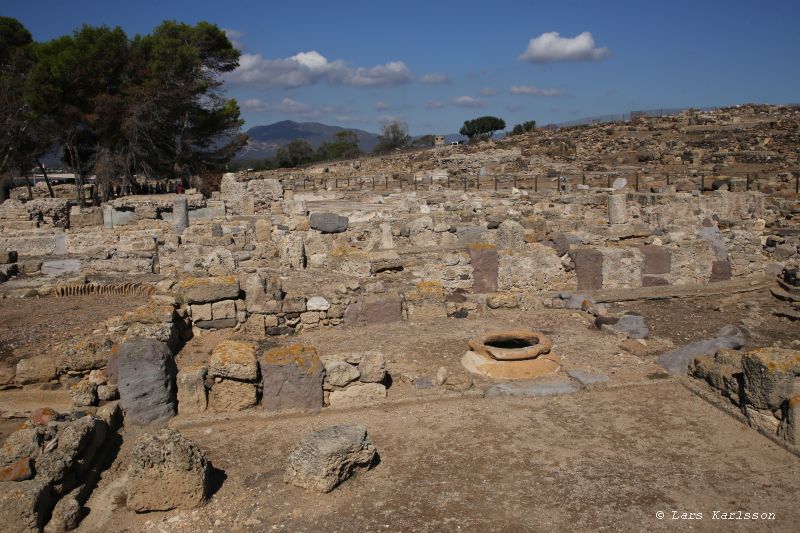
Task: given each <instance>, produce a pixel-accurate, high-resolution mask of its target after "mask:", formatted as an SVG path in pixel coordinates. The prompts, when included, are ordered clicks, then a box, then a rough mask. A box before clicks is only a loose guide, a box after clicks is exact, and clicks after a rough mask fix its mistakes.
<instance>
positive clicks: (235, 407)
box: [208, 379, 258, 413]
mask: <svg viewBox="0 0 800 533" xmlns="http://www.w3.org/2000/svg"><path fill="white" fill-rule="evenodd" d="M257 400H258V398H257V396H256V386H255V384H253V383H246V382H243V381H236V380H233V379H223V380H222V381H219V382H217V383H214V386H213V387H212V388H211V392H210V393H209V398H208V404H209V409H211V410H212V411H215V412H217V413H222V412H227V411H242V410H244V409H248V408H250V407H252V406H254V405H255V404H256V403H257Z"/></svg>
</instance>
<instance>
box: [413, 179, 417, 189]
mask: <svg viewBox="0 0 800 533" xmlns="http://www.w3.org/2000/svg"><path fill="white" fill-rule="evenodd" d="M412 178H413V179H414V190H415V191H416V190H417V176H416V175H414V176H412Z"/></svg>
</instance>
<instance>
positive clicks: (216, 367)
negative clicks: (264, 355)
mask: <svg viewBox="0 0 800 533" xmlns="http://www.w3.org/2000/svg"><path fill="white" fill-rule="evenodd" d="M208 374H209V375H210V376H211V377H221V378H230V379H237V380H241V381H255V380H256V379H258V361H257V358H256V348H255V346H254V345H253V344H251V343H248V342H240V341H232V340H227V341H222V342H221V343H219V344H217V346H216V347H215V348H214V350H213V351H212V352H211V361H210V363H209V367H208Z"/></svg>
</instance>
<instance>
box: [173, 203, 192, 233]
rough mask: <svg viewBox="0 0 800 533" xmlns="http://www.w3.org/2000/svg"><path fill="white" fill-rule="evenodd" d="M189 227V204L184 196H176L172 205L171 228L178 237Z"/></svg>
mask: <svg viewBox="0 0 800 533" xmlns="http://www.w3.org/2000/svg"><path fill="white" fill-rule="evenodd" d="M188 226H189V202H188V201H187V200H186V197H185V196H178V197H177V198H175V201H174V202H173V203H172V227H173V229H174V230H175V233H177V234H178V235H180V234H181V233H183V230H185V229H186V228H187V227H188Z"/></svg>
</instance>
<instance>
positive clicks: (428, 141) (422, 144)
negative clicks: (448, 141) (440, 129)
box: [411, 135, 436, 148]
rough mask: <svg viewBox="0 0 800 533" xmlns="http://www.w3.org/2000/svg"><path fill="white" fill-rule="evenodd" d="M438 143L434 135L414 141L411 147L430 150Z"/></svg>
mask: <svg viewBox="0 0 800 533" xmlns="http://www.w3.org/2000/svg"><path fill="white" fill-rule="evenodd" d="M435 141H436V137H435V136H434V135H422V136H420V137H417V138H416V139H414V142H412V143H411V146H413V147H414V148H430V147H431V146H433V145H434V142H435Z"/></svg>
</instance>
